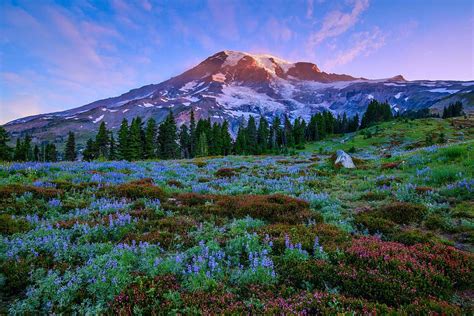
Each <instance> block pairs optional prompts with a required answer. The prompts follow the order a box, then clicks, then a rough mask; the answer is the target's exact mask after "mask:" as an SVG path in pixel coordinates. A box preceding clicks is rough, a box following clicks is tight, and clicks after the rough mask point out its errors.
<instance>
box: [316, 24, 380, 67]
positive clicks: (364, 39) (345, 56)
mask: <svg viewBox="0 0 474 316" xmlns="http://www.w3.org/2000/svg"><path fill="white" fill-rule="evenodd" d="M352 42H353V43H354V44H353V45H352V46H351V47H350V48H348V49H346V50H343V51H340V52H339V53H337V54H336V57H335V58H333V59H330V60H328V61H326V62H325V63H324V69H327V70H333V69H334V68H336V67H338V66H341V65H345V64H347V63H349V62H351V61H353V60H354V59H355V58H356V57H358V56H369V55H370V54H371V53H373V52H375V51H376V50H378V49H379V48H381V47H382V46H384V45H385V35H384V34H383V33H382V31H381V30H380V29H379V28H374V29H373V30H372V31H370V32H360V33H356V34H354V35H353V37H352Z"/></svg>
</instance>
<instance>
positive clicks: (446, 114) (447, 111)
mask: <svg viewBox="0 0 474 316" xmlns="http://www.w3.org/2000/svg"><path fill="white" fill-rule="evenodd" d="M462 115H464V111H463V107H462V103H461V102H459V101H457V102H455V103H451V104H449V105H448V106H447V107H446V106H445V107H444V108H443V116H442V118H444V119H446V118H450V117H456V116H462Z"/></svg>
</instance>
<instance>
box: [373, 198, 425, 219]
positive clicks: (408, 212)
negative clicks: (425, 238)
mask: <svg viewBox="0 0 474 316" xmlns="http://www.w3.org/2000/svg"><path fill="white" fill-rule="evenodd" d="M427 212H428V209H427V208H426V207H425V206H424V205H421V204H413V203H407V202H394V203H390V204H388V205H385V206H383V207H382V208H381V209H379V213H380V214H381V216H383V217H384V218H386V219H389V220H391V221H393V222H395V223H397V224H411V223H419V222H421V221H422V220H423V218H424V216H425V215H426V213H427Z"/></svg>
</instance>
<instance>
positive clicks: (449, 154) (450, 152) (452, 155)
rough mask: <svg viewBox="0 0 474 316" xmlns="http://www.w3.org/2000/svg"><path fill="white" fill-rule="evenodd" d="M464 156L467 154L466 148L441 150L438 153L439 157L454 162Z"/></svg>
mask: <svg viewBox="0 0 474 316" xmlns="http://www.w3.org/2000/svg"><path fill="white" fill-rule="evenodd" d="M466 154H467V150H466V148H463V147H458V146H452V147H446V148H441V149H440V150H439V152H438V155H439V156H440V157H444V158H446V159H447V160H448V161H453V160H456V159H458V158H461V157H463V156H465V155H466Z"/></svg>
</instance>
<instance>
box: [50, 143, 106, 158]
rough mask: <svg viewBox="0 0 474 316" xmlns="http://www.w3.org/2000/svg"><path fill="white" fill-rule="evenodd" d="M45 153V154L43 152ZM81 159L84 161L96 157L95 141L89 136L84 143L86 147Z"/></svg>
mask: <svg viewBox="0 0 474 316" xmlns="http://www.w3.org/2000/svg"><path fill="white" fill-rule="evenodd" d="M45 155H46V154H45ZM82 156H83V159H84V160H85V161H92V160H94V159H96V158H97V157H96V148H95V142H94V141H93V140H92V138H89V139H88V140H87V143H86V148H85V149H84V151H83V152H82Z"/></svg>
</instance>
